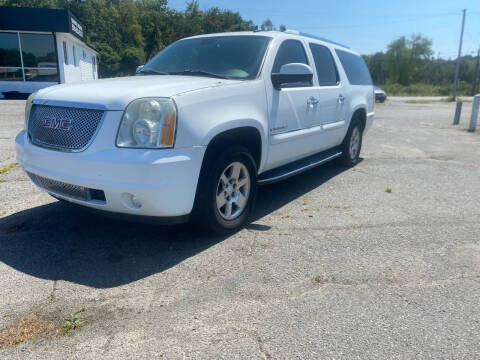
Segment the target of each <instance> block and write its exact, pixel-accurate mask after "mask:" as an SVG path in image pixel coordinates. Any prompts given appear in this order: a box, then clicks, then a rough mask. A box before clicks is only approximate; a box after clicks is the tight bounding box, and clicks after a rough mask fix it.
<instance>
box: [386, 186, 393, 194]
mask: <svg viewBox="0 0 480 360" xmlns="http://www.w3.org/2000/svg"><path fill="white" fill-rule="evenodd" d="M385 192H386V193H389V194H391V193H392V192H393V190H392V188H391V187H388V186H387V187H386V188H385Z"/></svg>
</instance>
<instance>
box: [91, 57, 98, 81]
mask: <svg viewBox="0 0 480 360" xmlns="http://www.w3.org/2000/svg"><path fill="white" fill-rule="evenodd" d="M96 65H97V60H96V58H95V55H93V56H92V76H93V79H94V80H95V75H96V74H95V73H96V71H95V70H96V69H97V67H96Z"/></svg>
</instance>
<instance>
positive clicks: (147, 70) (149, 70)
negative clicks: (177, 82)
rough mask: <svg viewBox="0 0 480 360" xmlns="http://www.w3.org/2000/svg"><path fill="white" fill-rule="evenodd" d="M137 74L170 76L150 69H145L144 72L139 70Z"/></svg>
mask: <svg viewBox="0 0 480 360" xmlns="http://www.w3.org/2000/svg"><path fill="white" fill-rule="evenodd" d="M137 74H144V75H170V74H169V73H167V72H163V71H156V70H152V69H145V70H143V69H142V70H140V71H139V72H138V73H137Z"/></svg>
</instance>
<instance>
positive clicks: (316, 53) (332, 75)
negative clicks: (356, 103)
mask: <svg viewBox="0 0 480 360" xmlns="http://www.w3.org/2000/svg"><path fill="white" fill-rule="evenodd" d="M310 50H312V55H313V60H314V61H315V67H316V68H317V76H318V84H319V85H320V86H328V85H337V84H338V81H339V78H338V72H337V67H336V66H335V62H334V60H333V56H332V53H331V52H330V50H328V48H327V47H326V46H322V45H318V44H310Z"/></svg>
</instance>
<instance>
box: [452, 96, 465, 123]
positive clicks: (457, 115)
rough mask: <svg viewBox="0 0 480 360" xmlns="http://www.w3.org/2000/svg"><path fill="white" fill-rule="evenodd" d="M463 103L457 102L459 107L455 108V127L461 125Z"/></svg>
mask: <svg viewBox="0 0 480 360" xmlns="http://www.w3.org/2000/svg"><path fill="white" fill-rule="evenodd" d="M462 104H463V102H461V101H457V107H456V108H455V117H454V118H453V125H458V124H460V114H461V113H462Z"/></svg>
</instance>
